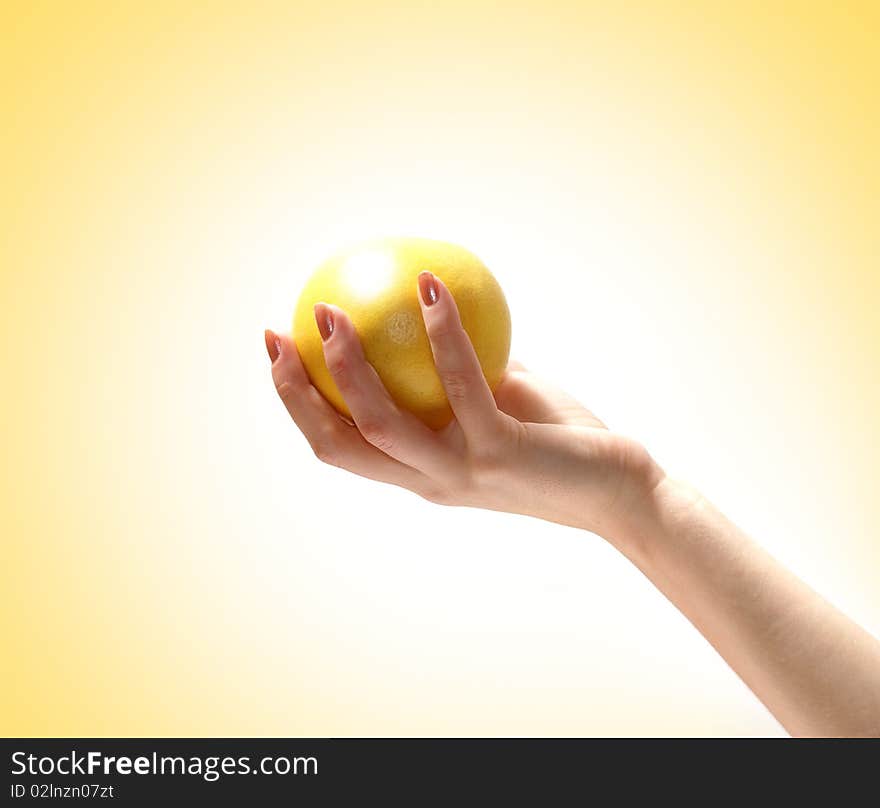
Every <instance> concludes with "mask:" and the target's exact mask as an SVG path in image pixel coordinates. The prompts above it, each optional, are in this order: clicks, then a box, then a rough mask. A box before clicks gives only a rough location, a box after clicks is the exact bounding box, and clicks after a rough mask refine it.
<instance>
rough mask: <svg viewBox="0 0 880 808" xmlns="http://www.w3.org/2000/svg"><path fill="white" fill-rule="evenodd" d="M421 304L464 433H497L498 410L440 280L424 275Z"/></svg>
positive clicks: (422, 275)
mask: <svg viewBox="0 0 880 808" xmlns="http://www.w3.org/2000/svg"><path fill="white" fill-rule="evenodd" d="M419 302H420V304H421V307H422V317H423V318H424V320H425V329H426V331H427V332H428V340H429V341H430V343H431V351H432V353H433V354H434V364H435V365H436V367H437V374H438V375H439V376H440V381H441V382H442V383H443V389H444V390H445V391H446V398H447V399H448V401H449V406H450V407H452V411H453V413H455V417H456V419H458V422H459V424H461V428H462V430H464V433H465V434H466V435H468V436H471V437H478V436H483V437H486V436H488V435H490V434H492V433H494V432H495V429H496V427H497V425H498V406H497V405H496V403H495V397H494V396H493V395H492V391H491V390H490V389H489V384H488V382H487V381H486V377H485V376H484V375H483V368H482V367H481V366H480V360H479V359H478V358H477V353H476V351H475V350H474V346H473V345H472V344H471V340H470V337H469V336H468V335H467V332H466V331H465V330H464V326H462V324H461V317H460V316H459V313H458V306H456V305H455V300H454V299H453V297H452V295H451V294H450V292H449V290H448V289H447V288H446V286H444V285H443V282H442V281H441V280H440V279H439V278H437V277H436V276H435V275H433V274H432V273H430V272H422V273H421V274H420V275H419Z"/></svg>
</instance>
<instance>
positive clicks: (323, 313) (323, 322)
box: [315, 303, 333, 342]
mask: <svg viewBox="0 0 880 808" xmlns="http://www.w3.org/2000/svg"><path fill="white" fill-rule="evenodd" d="M315 322H316V323H317V324H318V332H319V333H320V334H321V339H322V340H324V342H327V340H328V339H330V335H331V334H332V333H333V310H332V309H331V308H330V307H329V306H328V305H327V304H326V303H315Z"/></svg>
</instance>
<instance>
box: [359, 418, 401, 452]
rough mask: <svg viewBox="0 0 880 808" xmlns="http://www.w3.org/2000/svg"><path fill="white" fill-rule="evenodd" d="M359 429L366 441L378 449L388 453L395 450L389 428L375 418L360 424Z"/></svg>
mask: <svg viewBox="0 0 880 808" xmlns="http://www.w3.org/2000/svg"><path fill="white" fill-rule="evenodd" d="M358 429H359V430H360V433H361V435H363V436H364V440H366V441H367V443H370V444H372V445H373V446H375V447H376V448H377V449H380V450H382V451H383V452H388V451H390V450H391V449H392V448H393V446H394V442H393V440H392V439H391V435H390V434H389V430H388V427H387V426H386V425H385V424H384V423H382V422H381V421H379V420H377V419H374V418H370V419H368V420H363V421H361V422H360V423H359V424H358Z"/></svg>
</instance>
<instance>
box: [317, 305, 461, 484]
mask: <svg viewBox="0 0 880 808" xmlns="http://www.w3.org/2000/svg"><path fill="white" fill-rule="evenodd" d="M315 319H316V321H317V323H318V329H319V330H320V332H321V339H322V341H323V346H324V361H325V362H326V363H327V370H329V371H330V375H331V376H332V377H333V380H334V381H335V382H336V386H337V387H338V388H339V392H340V393H341V394H342V397H343V399H345V403H346V405H347V406H348V409H349V411H350V412H351V417H352V419H353V420H354V423H355V425H356V426H357V428H358V430H359V431H360V433H361V434H362V435H363V436H364V438H365V439H366V440H367V441H368V442H369V443H370V444H372V445H373V446H375V447H376V448H377V449H380V450H381V451H382V452H384V453H385V454H386V455H389V456H390V457H393V458H394V459H395V460H399V461H400V462H401V463H406V464H407V465H408V466H412V467H413V468H416V469H418V470H419V471H422V472H423V473H425V474H427V475H428V476H429V477H433V478H435V479H436V478H441V479H442V478H443V477H444V476H448V470H449V468H450V465H451V463H452V457H451V455H450V452H451V450H450V449H449V448H448V447H447V446H446V445H445V444H444V443H443V442H442V441H441V439H440V436H439V435H438V434H437V433H436V432H433V431H432V430H431V429H429V428H428V427H427V426H425V424H423V423H422V422H421V421H420V420H419V419H418V418H416V417H415V416H414V415H412V414H411V413H409V412H406V411H405V410H402V409H401V408H400V407H398V406H397V404H396V403H395V401H394V399H392V398H391V396H390V395H389V393H388V391H387V390H386V389H385V385H384V384H382V380H381V379H380V378H379V374H378V373H376V371H375V369H374V368H373V366H372V365H370V363H369V362H367V360H366V357H365V356H364V350H363V347H362V346H361V341H360V339H359V338H358V335H357V331H355V328H354V324H353V323H352V322H351V320H350V319H349V318H348V316H347V315H346V314H345V312H344V311H342V309H340V308H338V307H337V306H330V305H328V304H326V303H318V304H317V305H316V306H315Z"/></svg>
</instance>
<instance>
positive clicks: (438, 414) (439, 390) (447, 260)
mask: <svg viewBox="0 0 880 808" xmlns="http://www.w3.org/2000/svg"><path fill="white" fill-rule="evenodd" d="M425 270H427V271H428V272H433V273H434V274H435V275H436V276H437V277H438V278H440V280H441V281H443V283H444V284H445V285H446V287H447V288H448V289H449V291H450V292H451V293H452V295H453V297H454V298H455V302H456V303H457V304H458V310H459V313H460V314H461V322H462V325H463V326H464V329H465V331H467V333H468V336H470V338H471V342H472V343H473V345H474V348H475V350H476V352H477V356H478V357H479V359H480V365H481V366H482V368H483V374H484V375H485V377H486V381H487V382H488V383H489V386H490V387H491V388H492V389H493V390H494V389H495V387H496V385H497V384H498V382H499V381H500V380H501V376H502V374H503V373H504V368H505V367H506V366H507V357H508V354H509V352H510V312H509V311H508V308H507V301H505V299H504V293H503V292H502V291H501V287H500V286H499V285H498V282H497V281H496V280H495V278H494V277H493V276H492V273H491V272H489V270H488V269H487V268H486V267H485V265H484V264H483V262H482V261H480V259H479V258H477V257H476V256H475V255H474V254H473V253H471V252H468V251H467V250H465V249H464V248H463V247H458V246H456V245H454V244H447V243H445V242H443V241H434V240H431V239H421V238H389V239H382V240H379V241H371V242H368V243H366V244H360V245H358V246H356V247H353V248H351V249H348V250H345V251H344V252H342V253H339V254H338V255H335V256H333V257H332V258H330V259H329V260H327V261H326V262H324V263H323V264H322V265H321V266H320V267H319V268H318V269H317V270H316V271H315V273H314V274H313V275H312V277H311V278H310V279H309V281H308V283H306V286H305V289H303V292H302V294H301V295H300V298H299V302H298V303H297V306H296V311H295V313H294V316H293V338H294V340H295V342H296V344H297V348H298V349H299V353H300V356H301V357H302V361H303V364H304V365H305V367H306V370H307V371H308V374H309V376H310V378H311V380H312V383H313V384H314V385H315V387H317V388H318V390H320V391H321V393H322V394H323V395H324V397H325V398H326V399H327V400H328V401H330V403H331V404H333V406H334V407H335V408H336V409H337V410H338V411H339V412H341V413H342V414H343V415H346V416H349V415H350V413H349V411H348V408H347V407H346V406H345V402H344V401H343V399H342V395H341V394H340V393H339V390H338V389H337V387H336V384H335V383H334V381H333V377H332V376H331V375H330V373H329V372H328V370H327V366H326V364H325V363H324V354H323V351H322V348H321V337H320V334H319V333H318V327H317V325H316V324H315V316H314V312H313V307H314V305H315V303H318V302H324V303H332V304H334V305H336V306H339V307H340V308H341V309H342V310H343V311H345V313H346V314H348V316H349V317H350V318H351V320H352V322H353V323H354V327H355V329H357V332H358V336H359V337H360V339H361V343H362V344H363V346H364V353H365V354H366V357H367V361H368V362H369V363H370V364H371V365H372V366H373V367H374V368H375V369H376V372H377V373H378V374H379V376H380V378H381V379H382V381H383V383H384V384H385V387H386V388H387V389H388V392H389V393H390V394H391V396H392V398H394V400H395V401H396V402H397V403H398V404H399V405H400V406H401V407H402V408H404V409H407V410H409V411H410V412H412V413H415V415H417V416H418V417H419V418H421V420H422V421H424V422H425V423H426V424H428V426H430V427H433V428H434V429H438V428H440V427H442V426H444V425H445V424H447V423H448V422H449V420H450V419H451V418H452V411H451V410H450V408H449V403H448V402H447V400H446V394H445V393H444V391H443V386H442V384H441V383H440V379H439V377H438V376H437V371H436V369H435V367H434V359H433V357H432V355H431V346H430V344H429V343H428V335H427V334H426V333H425V325H424V322H423V321H422V313H421V310H420V308H419V300H418V286H417V279H418V276H419V273H420V272H422V271H425Z"/></svg>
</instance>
